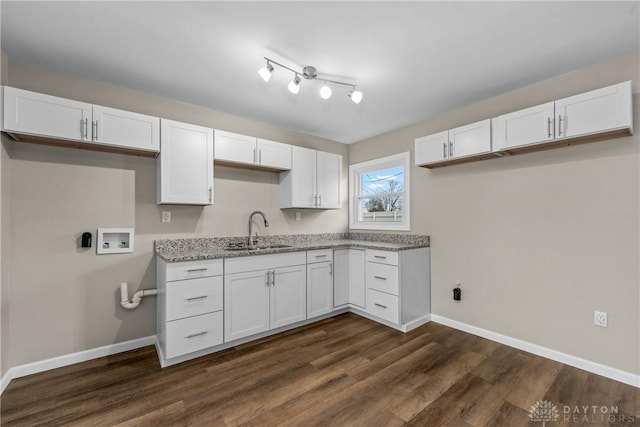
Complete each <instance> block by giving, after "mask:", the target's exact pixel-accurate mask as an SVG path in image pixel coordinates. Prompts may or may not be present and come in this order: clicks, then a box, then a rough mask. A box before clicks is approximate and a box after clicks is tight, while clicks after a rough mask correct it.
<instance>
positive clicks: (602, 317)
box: [593, 311, 608, 328]
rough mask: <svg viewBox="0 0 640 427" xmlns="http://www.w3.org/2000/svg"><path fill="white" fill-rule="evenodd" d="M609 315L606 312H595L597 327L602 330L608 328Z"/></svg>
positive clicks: (594, 318) (594, 322) (594, 321)
mask: <svg viewBox="0 0 640 427" xmlns="http://www.w3.org/2000/svg"><path fill="white" fill-rule="evenodd" d="M607 317H608V316H607V313H606V312H604V311H594V312H593V324H594V325H595V326H600V327H602V328H606V327H607V323H608V322H607V320H608V319H607Z"/></svg>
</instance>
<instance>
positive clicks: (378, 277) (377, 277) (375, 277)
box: [373, 276, 387, 280]
mask: <svg viewBox="0 0 640 427" xmlns="http://www.w3.org/2000/svg"><path fill="white" fill-rule="evenodd" d="M373 278H374V279H378V280H387V278H386V277H382V276H373Z"/></svg>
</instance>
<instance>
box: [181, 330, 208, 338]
mask: <svg viewBox="0 0 640 427" xmlns="http://www.w3.org/2000/svg"><path fill="white" fill-rule="evenodd" d="M208 333H209V332H208V331H202V332H196V333H195V334H189V335H187V336H186V337H185V338H187V339H189V338H195V337H201V336H202V335H207V334H208Z"/></svg>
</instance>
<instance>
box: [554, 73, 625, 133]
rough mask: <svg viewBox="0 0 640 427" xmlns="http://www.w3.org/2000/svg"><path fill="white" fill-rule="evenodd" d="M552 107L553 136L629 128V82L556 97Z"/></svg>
mask: <svg viewBox="0 0 640 427" xmlns="http://www.w3.org/2000/svg"><path fill="white" fill-rule="evenodd" d="M555 109H556V137H557V138H565V137H574V136H579V135H589V134H592V133H597V132H606V131H608V130H613V129H619V128H632V121H631V109H632V106H631V82H630V81H627V82H623V83H620V84H617V85H613V86H608V87H605V88H602V89H596V90H592V91H590V92H587V93H581V94H579V95H575V96H571V97H568V98H564V99H560V100H558V101H556V102H555Z"/></svg>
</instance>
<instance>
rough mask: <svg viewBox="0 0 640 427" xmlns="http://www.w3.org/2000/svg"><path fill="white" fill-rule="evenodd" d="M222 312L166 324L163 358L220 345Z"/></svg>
mask: <svg viewBox="0 0 640 427" xmlns="http://www.w3.org/2000/svg"><path fill="white" fill-rule="evenodd" d="M222 318H223V315H222V311H217V312H215V313H209V314H203V315H201V316H195V317H188V318H186V319H180V320H174V321H173V322H167V342H166V348H165V353H166V354H165V357H166V358H167V359H171V358H172V357H177V356H182V355H183V354H187V353H191V352H194V351H198V350H202V349H205V348H209V347H213V346H215V345H218V344H222V331H223V327H222Z"/></svg>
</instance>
